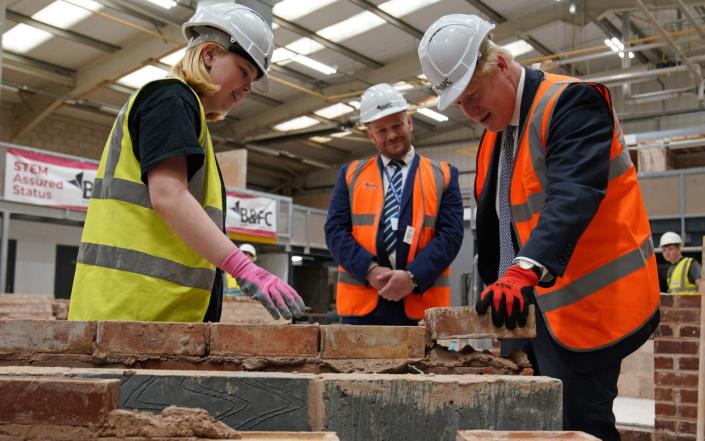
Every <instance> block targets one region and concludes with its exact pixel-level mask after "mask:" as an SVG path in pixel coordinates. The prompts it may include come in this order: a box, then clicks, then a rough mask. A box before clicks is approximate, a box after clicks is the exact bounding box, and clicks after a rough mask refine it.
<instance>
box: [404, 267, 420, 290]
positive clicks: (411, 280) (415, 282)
mask: <svg viewBox="0 0 705 441" xmlns="http://www.w3.org/2000/svg"><path fill="white" fill-rule="evenodd" d="M406 273H407V274H408V275H409V282H411V286H412V287H413V288H418V286H419V282H417V281H416V277H414V275H413V274H412V273H411V271H407V272H406Z"/></svg>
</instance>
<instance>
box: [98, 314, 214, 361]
mask: <svg viewBox="0 0 705 441" xmlns="http://www.w3.org/2000/svg"><path fill="white" fill-rule="evenodd" d="M208 330H209V329H208V325H206V324H205V323H156V322H123V321H104V322H98V326H97V330H96V355H98V356H106V355H111V354H135V355H153V354H156V355H189V356H195V357H202V356H204V355H205V354H206V342H207V341H208Z"/></svg>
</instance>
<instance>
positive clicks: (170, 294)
mask: <svg viewBox="0 0 705 441" xmlns="http://www.w3.org/2000/svg"><path fill="white" fill-rule="evenodd" d="M159 81H161V82H170V81H171V82H173V81H179V82H183V81H181V80H180V79H176V78H170V79H165V80H159ZM184 84H186V83H184ZM139 93H140V91H137V92H136V93H135V94H133V95H132V97H130V99H129V101H128V102H127V104H125V106H124V107H123V108H122V110H121V111H120V113H119V115H118V117H117V119H116V121H115V124H114V125H113V128H112V131H111V133H110V137H109V138H108V141H107V143H106V148H105V149H104V150H103V155H102V157H101V160H100V165H99V166H98V172H97V175H96V180H95V186H94V188H93V196H92V198H91V200H90V201H89V205H88V212H87V214H86V221H85V226H84V228H83V235H82V236H81V244H80V247H79V253H78V259H77V262H76V273H75V276H74V282H73V290H72V293H71V304H70V308H69V319H70V320H121V319H130V320H134V319H137V320H154V321H172V322H199V321H202V320H203V317H204V316H205V313H206V310H207V309H208V304H209V301H210V296H211V290H212V289H213V283H214V281H215V276H216V267H215V266H214V265H213V264H211V263H210V262H209V261H208V260H206V259H205V258H204V257H203V256H201V255H200V254H198V253H196V252H195V251H194V250H193V249H192V248H191V247H189V246H188V245H186V244H185V243H184V242H183V241H182V240H181V238H179V236H178V235H177V234H176V232H174V230H172V229H171V227H169V225H167V224H166V223H165V222H164V220H163V219H162V218H161V216H160V215H159V214H158V213H157V212H156V211H154V209H153V208H152V204H151V200H150V196H149V190H148V188H147V186H146V185H145V184H144V183H143V182H142V179H141V168H140V163H139V161H138V160H137V158H136V157H135V154H134V151H133V146H132V138H131V136H130V133H129V131H128V120H129V116H130V110H131V109H132V106H133V104H134V102H135V99H136V98H137V96H138V95H139ZM194 95H196V97H197V101H198V103H199V111H200V120H201V121H200V126H201V130H200V133H199V137H198V140H199V143H200V145H201V147H202V148H203V150H204V152H205V160H204V164H203V166H202V167H201V169H200V170H199V171H198V172H197V173H196V174H195V175H194V176H193V177H192V178H191V179H190V181H189V183H188V188H189V192H190V193H191V194H192V195H193V196H194V197H195V198H196V200H197V201H199V202H200V204H201V206H202V207H203V208H204V209H205V211H206V212H207V213H208V215H209V217H210V218H211V219H212V220H213V222H214V223H215V224H216V225H218V227H219V228H221V229H222V228H223V224H224V217H223V207H224V205H223V204H224V201H223V197H222V182H221V178H220V175H219V173H218V167H217V164H216V159H215V154H214V152H213V144H212V142H211V139H210V135H209V133H208V126H207V125H206V115H205V112H204V110H203V107H202V106H201V101H200V99H199V98H198V95H197V94H196V93H195V92H194Z"/></svg>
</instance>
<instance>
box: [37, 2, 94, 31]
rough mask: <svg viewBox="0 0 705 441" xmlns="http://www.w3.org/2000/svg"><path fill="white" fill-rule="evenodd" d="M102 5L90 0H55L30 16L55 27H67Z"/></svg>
mask: <svg viewBox="0 0 705 441" xmlns="http://www.w3.org/2000/svg"><path fill="white" fill-rule="evenodd" d="M101 8H102V6H101V5H100V4H99V3H96V2H94V1H91V0H71V3H68V2H65V1H62V0H57V1H55V2H53V3H51V4H49V5H48V6H47V7H45V8H42V9H40V10H39V11H38V12H36V13H35V14H33V15H32V18H33V19H35V20H37V21H41V22H42V23H47V24H50V25H52V26H56V27H57V28H62V29H68V28H70V27H71V26H73V25H75V24H76V23H78V22H80V21H81V20H83V19H84V18H86V17H88V16H90V15H91V14H92V13H93V12H92V11H97V10H99V9H101Z"/></svg>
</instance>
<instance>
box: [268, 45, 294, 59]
mask: <svg viewBox="0 0 705 441" xmlns="http://www.w3.org/2000/svg"><path fill="white" fill-rule="evenodd" d="M295 56H296V54H295V53H293V52H291V51H290V50H289V49H285V48H283V47H278V48H276V49H274V52H273V53H272V63H282V62H284V61H291V60H292V59H293V58H294V57H295Z"/></svg>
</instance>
